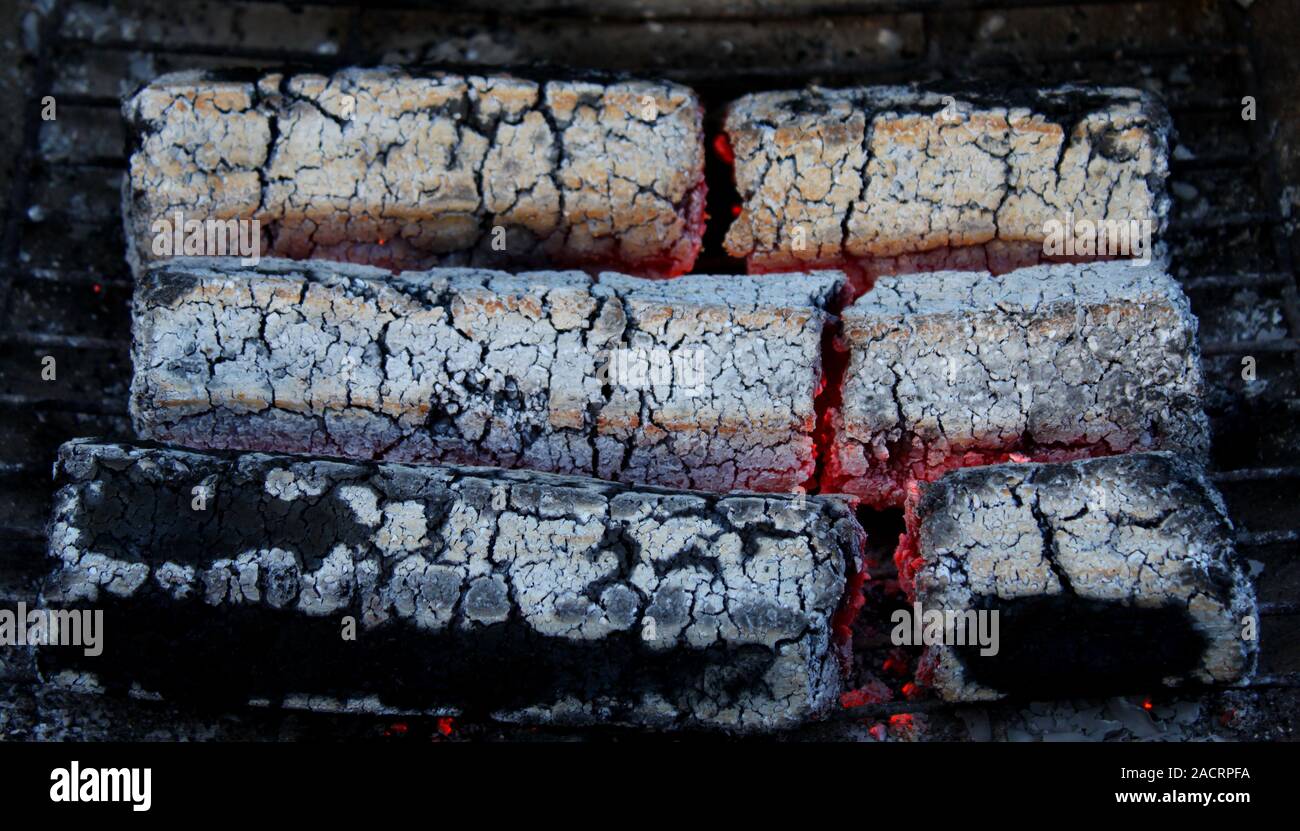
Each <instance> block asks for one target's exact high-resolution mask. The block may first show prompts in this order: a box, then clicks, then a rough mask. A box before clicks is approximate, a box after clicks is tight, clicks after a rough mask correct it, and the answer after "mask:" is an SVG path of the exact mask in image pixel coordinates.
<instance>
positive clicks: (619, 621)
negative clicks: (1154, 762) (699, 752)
mask: <svg viewBox="0 0 1300 831" xmlns="http://www.w3.org/2000/svg"><path fill="white" fill-rule="evenodd" d="M56 472H57V474H58V476H59V479H60V482H61V483H62V484H63V486H62V488H61V489H60V490H59V492H58V494H57V496H56V500H55V503H56V504H55V510H54V514H53V518H52V520H51V526H50V528H51V534H50V555H51V557H52V558H53V559H54V561H55V571H54V573H53V574H52V575H51V576H50V578H49V579H48V581H47V582H46V585H45V589H44V594H43V600H44V602H46V603H49V604H54V605H56V606H59V605H69V604H71V605H76V604H82V605H90V606H94V605H95V604H96V603H104V602H108V597H107V596H106V594H105V593H106V592H107V593H109V594H111V595H112V596H113V598H115V603H116V605H114V606H111V607H110V609H109V612H108V617H107V619H108V621H109V623H115V622H116V621H118V620H120V619H121V617H120V616H121V615H122V614H123V613H124V612H123V609H134V610H135V611H136V612H138V613H140V614H142V615H144V616H145V619H146V620H147V621H150V624H149V625H150V626H151V627H155V623H156V629H157V631H158V632H160V633H167V634H168V636H171V635H175V637H176V638H178V639H180V640H182V641H184V642H185V643H187V644H190V645H192V646H194V647H195V648H196V650H197V649H198V647H200V646H202V647H203V649H204V650H207V651H209V652H210V651H211V650H214V649H216V650H220V651H221V652H222V653H226V652H227V651H230V652H231V654H238V653H239V650H241V648H242V649H251V648H253V646H252V644H241V643H240V642H237V641H238V640H239V638H240V637H241V636H240V635H236V634H234V633H235V632H238V631H243V630H238V629H236V628H234V626H233V625H232V624H231V623H230V621H233V620H235V619H236V616H237V615H247V614H254V613H258V612H259V610H260V611H261V612H265V613H267V614H273V615H279V617H277V618H275V619H276V620H279V621H280V623H279V624H277V625H278V626H280V627H281V628H282V630H283V631H278V632H277V633H276V638H275V639H273V640H277V642H279V643H281V644H282V646H281V647H279V648H283V649H296V648H301V643H300V642H299V641H297V640H295V639H294V638H293V637H291V636H292V635H293V634H295V632H297V631H298V630H295V629H294V627H296V626H302V627H304V628H303V629H302V630H301V631H302V632H304V633H305V632H306V631H307V630H306V628H305V627H306V626H307V625H308V624H309V622H310V621H311V620H312V619H321V618H330V619H333V620H337V619H340V618H341V616H343V615H352V616H355V619H356V620H357V621H359V627H360V634H359V635H358V637H357V640H356V644H355V649H358V650H361V652H360V653H359V654H358V657H357V660H358V661H359V660H361V658H362V657H364V654H365V650H367V649H371V648H375V647H372V646H371V645H372V644H378V643H382V642H383V638H387V639H390V640H393V641H395V642H396V643H398V644H401V645H403V648H404V649H409V650H413V651H414V655H412V656H411V660H413V661H414V665H417V666H424V665H427V666H429V667H431V668H432V669H431V670H430V671H432V672H436V673H443V674H445V673H454V671H455V669H456V662H457V661H458V660H460V657H459V656H465V657H466V660H468V657H469V656H470V655H471V653H473V652H474V651H475V650H484V651H489V652H490V651H491V650H494V649H499V648H507V647H500V646H499V644H501V643H503V642H504V643H512V642H521V643H524V644H527V650H526V651H523V652H521V653H520V654H518V655H514V656H504V657H505V658H508V659H510V660H512V661H514V662H517V663H518V666H517V667H516V668H514V669H512V670H511V671H512V672H516V671H517V672H518V675H519V677H520V678H528V677H531V676H530V672H531V671H534V670H536V668H537V667H536V666H535V664H551V663H557V662H558V664H559V666H557V667H553V668H552V670H553V671H554V672H557V673H561V677H568V676H567V675H565V674H573V675H575V677H578V678H581V679H584V680H583V681H582V683H581V684H580V685H579V687H581V688H582V689H587V690H589V691H590V692H591V696H592V697H590V698H582V697H581V696H578V697H576V698H575V696H577V695H578V694H577V692H576V691H575V689H571V688H561V689H556V688H554V687H551V686H547V685H545V684H543V685H541V686H542V688H541V689H539V690H537V691H535V692H536V695H537V697H536V698H535V699H530V700H529V701H528V702H527V703H526V704H522V705H521V704H518V703H516V705H515V706H513V707H511V708H510V712H503V713H501V714H500V715H501V716H502V717H508V718H510V719H514V720H525V721H529V722H549V721H555V722H563V723H598V722H614V723H627V724H639V725H645V726H653V727H665V728H672V727H711V728H722V729H727V730H737V731H750V730H772V729H779V728H786V727H791V726H794V725H797V724H799V723H801V722H802V721H805V720H807V719H810V718H815V717H817V716H819V715H822V714H824V713H825V712H826V711H827V710H828V709H829V708H831V707H833V706H834V705H835V703H836V701H837V697H838V694H839V691H840V683H841V682H840V667H839V663H838V658H837V657H836V651H835V650H834V649H833V648H832V645H831V640H830V639H831V628H830V621H831V616H832V615H833V614H834V612H835V610H836V608H837V606H838V604H839V602H840V599H841V596H842V594H843V591H844V586H845V575H846V570H847V569H852V568H856V565H855V564H856V563H858V562H859V561H860V557H861V552H862V546H863V544H864V541H865V540H864V535H863V532H862V529H861V527H860V526H858V524H857V521H856V520H855V519H854V517H853V514H852V511H851V510H850V509H849V507H848V506H847V504H846V503H844V502H843V501H841V500H838V499H835V498H831V497H804V498H794V497H790V496H779V495H772V496H763V495H757V494H743V493H740V494H732V495H727V496H716V495H710V494H703V493H689V492H673V491H666V490H659V489H633V488H629V487H627V486H623V485H617V484H613V483H608V482H601V481H599V480H594V479H587V478H581V477H562V476H556V475H550V474H537V473H530V472H524V471H500V470H492V469H487V468H456V467H431V466H407V465H397V464H384V465H376V464H366V465H358V464H350V463H344V462H339V461H326V460H314V459H302V458H293V457H286V456H271V455H263V454H220V455H216V454H204V453H195V452H190V451H181V450H172V449H166V448H157V447H147V446H131V445H119V444H101V443H95V442H93V441H88V440H78V441H74V442H70V443H68V444H66V445H64V446H63V447H62V448H61V450H60V453H59V461H58V465H57V470H56ZM199 482H203V483H206V485H207V486H209V487H210V488H211V489H212V492H213V493H214V497H213V499H214V508H213V509H212V510H210V511H209V510H205V511H193V510H189V509H188V506H189V499H190V493H191V487H192V485H194V484H195V483H199ZM179 506H185V507H179ZM177 560H184V561H185V562H183V563H178V562H177ZM124 576H129V578H130V579H129V580H125V579H124ZM169 627H171V628H169ZM177 627H179V629H178V628H177ZM186 627H188V628H186ZM502 627H506V628H513V630H514V631H515V632H516V634H517V635H518V639H517V640H516V641H501V640H500V639H497V640H493V637H494V633H496V634H499V633H500V631H501V630H502ZM119 631H120V627H119ZM151 631H153V629H152V628H151ZM381 635H382V636H383V637H382V638H381ZM245 636H247V637H254V638H260V637H263V636H265V633H264V632H262V631H261V628H257V629H255V630H253V632H252V633H251V634H246V635H245ZM453 636H454V637H458V638H459V640H455V641H448V640H442V641H440V640H437V638H439V637H442V638H451V637H453ZM151 644H152V642H151ZM151 644H140V645H138V647H133V648H132V649H128V650H121V651H119V652H117V653H115V654H116V656H117V657H116V658H114V657H113V656H112V655H110V654H108V653H106V655H105V656H103V657H102V660H101V659H92V661H93V663H92V664H91V665H87V666H85V667H79V666H78V667H73V668H74V669H86V670H92V671H94V673H95V674H96V676H97V677H98V678H100V679H102V680H103V683H104V684H106V685H110V682H112V681H114V680H116V681H119V682H120V681H121V680H122V679H121V678H115V674H116V675H121V674H122V673H129V672H130V671H131V669H130V668H131V667H135V668H136V671H137V672H145V673H150V674H151V675H150V677H131V678H128V679H126V680H128V681H130V682H131V683H132V685H133V686H135V685H139V686H143V687H145V688H147V689H159V688H161V687H165V686H166V682H167V680H168V679H169V678H172V676H170V675H169V673H172V672H183V671H185V669H184V668H183V667H177V668H175V669H171V668H169V666H168V661H167V660H166V658H167V656H157V655H154V656H150V655H137V654H136V651H135V650H136V648H138V649H140V650H147V649H150V648H161V647H159V646H158V645H157V644H152V645H151ZM295 644H297V646H295ZM448 644H450V646H448ZM478 644H481V645H478ZM259 646H260V645H259ZM587 647H591V648H592V649H597V648H598V649H603V650H605V651H603V652H590V653H589V652H573V651H566V650H577V649H579V648H587ZM349 648H353V647H349ZM424 649H428V650H431V651H430V653H429V654H428V655H424V654H423V653H421V652H420V650H424ZM78 654H79V652H76V651H73V652H71V653H70V652H69V651H68V650H62V649H59V650H47V651H46V653H45V655H44V656H43V658H44V659H45V660H46V661H47V662H49V661H53V662H55V663H54V664H49V663H47V664H46V669H45V672H46V674H47V676H50V677H53V676H55V675H57V674H58V673H61V672H64V668H63V665H62V664H58V663H57V662H58V661H60V660H63V659H69V660H75V656H76V655H78ZM273 654H274V655H279V653H273ZM565 656H576V657H569V658H566V657H565ZM654 656H660V660H659V665H660V666H661V667H666V668H667V669H666V670H664V672H666V673H667V675H666V676H661V677H655V678H650V677H649V676H645V677H643V676H642V674H641V672H642V670H641V669H640V667H641V666H642V664H643V663H649V662H651V661H653V660H655V657H654ZM282 657H283V658H284V660H285V661H286V662H289V661H292V660H298V659H299V656H291V655H289V654H287V653H286V654H284V655H283V656H282ZM477 657H482V656H481V655H479V656H477ZM490 658H491V660H494V661H497V660H501V659H502V656H498V655H491V656H490ZM577 658H586V659H588V660H590V661H592V662H594V663H592V665H590V666H587V665H584V664H582V662H581V661H579V662H578V663H577V664H571V662H572V661H574V660H576V659H577ZM114 660H117V661H119V662H124V663H122V664H118V665H115V664H114ZM136 660H139V661H141V662H143V663H140V664H133V663H131V662H133V661H136ZM175 660H176V661H178V662H183V661H184V660H185V658H184V656H180V655H178V656H176V658H175ZM305 660H307V661H309V662H310V661H311V660H312V658H311V656H310V655H309V656H306V658H305ZM566 661H569V662H570V663H566ZM602 662H604V663H602ZM607 664H608V665H607ZM278 666H279V662H278V661H276V662H274V663H272V665H271V666H270V668H269V669H267V670H265V671H266V672H268V673H270V674H276V673H278V672H279V670H278V669H277V667H278ZM313 667H314V669H315V670H319V669H320V667H316V666H315V665H313ZM350 667H351V664H350V663H349V662H347V661H344V662H343V665H340V666H330V667H329V668H328V669H327V671H326V672H325V674H324V675H323V676H320V678H321V680H320V685H321V687H322V688H321V689H303V688H299V687H297V686H293V685H296V684H297V683H299V682H298V679H297V677H296V676H294V677H293V678H290V679H288V682H289V683H290V685H291V686H293V689H294V691H295V693H296V694H298V695H297V697H296V699H295V700H298V701H299V703H300V704H301V701H310V700H321V701H327V700H331V699H336V700H345V699H366V700H370V701H372V704H373V706H372V707H371V709H372V710H378V711H383V710H388V709H398V710H400V709H402V706H400V705H398V704H396V703H395V701H396V700H394V699H390V698H389V693H391V692H393V691H394V690H400V689H402V688H403V687H409V685H410V684H411V683H414V680H413V679H411V678H401V679H394V678H392V677H391V673H390V674H389V675H387V676H385V674H384V673H378V676H379V677H374V676H373V675H370V674H363V675H362V676H361V677H360V678H359V679H356V678H352V677H351V676H349V675H348V672H349V669H350ZM742 667H743V672H742V671H741V669H740V668H742ZM316 674H319V673H316ZM245 675H253V676H256V673H254V672H252V671H249V672H248V673H245ZM431 677H432V678H435V679H436V678H437V677H438V675H437V674H435V675H433V676H431ZM543 677H545V676H543ZM728 678H730V679H731V680H730V681H728V680H727V679H728ZM231 681H232V683H235V684H238V685H239V689H240V690H241V693H240V694H241V695H243V696H244V698H242V699H241V700H247V698H250V697H251V698H261V697H265V696H264V695H263V693H264V692H267V693H269V692H273V690H274V688H275V685H276V684H277V683H284V682H285V679H283V678H277V679H274V680H272V679H266V680H265V684H266V686H267V690H266V691H263V690H262V689H261V687H260V686H259V684H260V683H262V679H259V678H258V677H240V678H232V679H231ZM302 683H306V682H302ZM349 683H364V685H365V686H366V688H365V689H353V688H349V687H348V684H349ZM405 692H406V693H407V697H406V698H404V699H401V701H402V702H404V705H405V707H406V708H411V707H412V706H413V705H418V706H416V707H415V709H418V710H420V711H429V712H432V711H442V712H455V709H454V707H453V708H452V709H451V710H448V709H447V708H448V706H449V705H448V702H443V701H439V700H434V699H436V696H434V695H432V694H430V695H429V696H427V697H423V696H420V695H417V696H416V697H415V698H411V697H410V692H411V691H410V689H406V690H405ZM506 692H508V691H502V690H496V691H494V692H492V694H495V695H504V694H505V693H506ZM417 693H418V690H417ZM466 694H468V693H466ZM550 695H553V696H555V698H549V697H547V696H550ZM376 696H377V697H378V699H376V698H375V697H376ZM453 703H454V702H453Z"/></svg>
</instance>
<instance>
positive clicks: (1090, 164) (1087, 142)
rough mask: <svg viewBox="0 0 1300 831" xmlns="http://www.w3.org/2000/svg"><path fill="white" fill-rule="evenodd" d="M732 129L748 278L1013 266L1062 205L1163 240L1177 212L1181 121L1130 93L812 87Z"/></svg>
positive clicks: (738, 248) (743, 104) (772, 97)
mask: <svg viewBox="0 0 1300 831" xmlns="http://www.w3.org/2000/svg"><path fill="white" fill-rule="evenodd" d="M945 98H950V100H951V104H950V105H949V102H946V101H945V100H944V99H945ZM725 130H726V133H727V135H728V137H729V139H730V141H731V147H732V149H733V151H734V153H735V157H736V162H735V177H736V187H737V189H738V190H739V192H740V196H741V199H742V200H743V210H742V211H741V213H740V215H739V216H738V217H737V218H736V220H735V222H734V223H733V224H732V226H731V228H730V230H729V231H728V232H727V237H726V241H725V246H726V249H727V251H728V252H729V253H730V254H731V255H732V256H736V257H746V258H747V259H748V263H749V267H750V270H751V271H772V270H783V269H788V268H808V267H811V266H812V265H815V264H827V265H846V264H849V263H855V262H858V263H863V264H865V265H867V267H868V270H869V271H870V272H872V273H896V272H900V271H913V270H935V269H940V268H983V269H989V270H993V271H998V272H1001V271H1006V270H1008V269H1009V268H1010V267H1012V266H1020V265H1024V264H1027V262H1033V261H1034V259H1033V255H1034V254H1035V253H1036V252H1037V253H1041V250H1042V246H1041V243H1042V241H1043V239H1044V232H1043V223H1044V222H1046V221H1048V220H1053V219H1054V220H1057V221H1061V222H1064V220H1065V214H1066V212H1071V213H1073V214H1074V216H1075V218H1076V219H1083V218H1087V219H1090V220H1093V221H1097V220H1123V221H1128V220H1142V219H1150V220H1151V221H1152V226H1153V234H1154V233H1158V232H1159V231H1161V230H1163V228H1164V225H1165V222H1166V218H1167V216H1168V214H1169V208H1170V199H1169V196H1168V195H1167V194H1166V193H1165V180H1166V178H1167V177H1168V174H1169V163H1168V154H1169V148H1168V144H1169V135H1170V131H1171V127H1170V120H1169V115H1168V113H1167V112H1166V111H1165V109H1164V107H1163V105H1162V104H1161V103H1160V102H1159V101H1158V100H1157V99H1156V98H1154V97H1153V96H1152V95H1151V94H1150V93H1145V92H1141V91H1138V90H1134V89H1124V88H1093V87H1077V86H1066V87H1060V88H1057V89H1049V90H1037V91H1028V92H1019V93H1010V94H1008V93H1003V92H995V91H978V92H971V93H966V92H962V91H959V90H956V89H954V90H951V91H948V90H927V89H924V88H920V87H862V88H856V89H838V90H832V89H821V88H816V87H814V88H811V89H808V90H796V91H786V92H766V93H758V94H754V95H749V96H746V97H744V98H741V99H740V100H738V101H736V102H734V103H733V104H732V105H731V107H730V109H729V111H728V113H727V118H726V124H725ZM797 228H802V232H801V233H802V234H803V240H802V242H803V247H802V250H800V249H799V247H798V243H799V242H800V240H799V239H798V238H797V237H796V229H797ZM973 246H979V247H980V248H978V249H970V247H973ZM953 249H969V250H959V251H954V250H953ZM923 252H932V254H933V256H929V257H922V258H921V259H919V260H917V261H916V262H912V260H913V259H915V257H914V255H917V254H921V253H923ZM1027 258H1028V259H1027Z"/></svg>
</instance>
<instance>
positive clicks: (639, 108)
mask: <svg viewBox="0 0 1300 831" xmlns="http://www.w3.org/2000/svg"><path fill="white" fill-rule="evenodd" d="M124 113H125V116H126V119H127V122H128V129H129V132H130V134H131V141H132V148H133V149H132V155H131V160H130V171H129V176H128V180H127V183H126V185H125V189H124V215H125V218H126V238H127V242H128V245H129V248H130V252H129V258H130V260H131V262H132V265H133V266H134V267H135V269H136V271H137V273H138V272H139V270H140V268H141V267H142V266H143V265H145V264H147V263H149V262H150V261H153V260H156V259H159V258H162V257H165V256H172V255H176V256H179V255H181V254H191V255H207V256H213V255H216V254H217V253H219V252H217V251H212V250H205V249H204V247H203V246H202V245H201V244H195V245H194V246H192V249H194V250H191V246H190V245H189V244H188V243H186V245H185V248H186V250H183V251H182V250H175V246H174V245H172V243H171V240H172V238H173V235H176V234H178V233H179V230H180V229H179V226H184V225H185V224H186V223H193V228H194V230H195V231H196V232H198V236H199V237H202V236H203V234H202V226H203V225H204V223H209V224H210V222H211V221H222V222H224V221H226V220H235V221H243V222H251V221H253V220H256V221H257V222H258V223H259V229H258V235H259V237H260V239H259V242H260V243H262V245H261V248H260V253H261V254H263V255H267V256H283V257H291V258H294V259H304V258H320V259H328V260H336V261H346V262H359V263H369V264H374V265H380V266H384V267H390V268H428V267H431V266H434V265H493V266H506V265H510V266H518V265H556V264H560V265H575V266H593V267H613V268H618V269H620V270H625V271H630V272H633V273H638V274H646V275H660V274H679V273H683V272H686V271H689V270H690V267H691V265H692V264H693V263H694V262H695V256H696V254H697V252H698V251H699V247H700V238H701V234H702V232H703V222H704V190H705V185H704V148H703V134H702V130H701V108H700V104H699V101H698V100H697V98H696V97H695V94H694V93H693V92H692V91H691V90H689V89H687V88H685V87H682V86H678V85H676V84H670V83H666V82H649V81H620V82H608V83H597V82H593V81H551V82H548V83H538V82H535V81H529V80H523V79H518V78H513V77H509V76H487V77H483V76H477V75H471V76H462V75H454V74H449V73H441V72H439V73H431V74H422V75H412V74H408V73H407V72H406V71H403V70H400V69H395V68H378V69H348V70H343V71H340V72H337V73H335V74H332V75H314V74H300V75H284V74H267V75H263V76H261V77H245V76H239V75H219V74H212V73H202V72H186V73H177V74H173V75H167V76H164V77H162V78H160V79H158V80H157V81H154V82H153V83H151V84H149V85H148V86H146V87H144V88H143V89H142V90H140V91H139V92H137V93H136V94H135V95H134V96H132V97H131V98H130V99H129V100H127V101H126V103H125V105H124ZM178 223H179V226H178ZM217 230H218V231H224V226H220V225H219V226H218V227H217ZM184 238H185V239H186V240H189V239H191V235H190V234H189V232H188V231H186V232H185V233H184ZM209 239H210V237H209ZM201 242H202V239H199V243H201ZM220 253H225V252H220ZM240 253H241V254H243V255H244V256H247V255H246V253H245V252H240Z"/></svg>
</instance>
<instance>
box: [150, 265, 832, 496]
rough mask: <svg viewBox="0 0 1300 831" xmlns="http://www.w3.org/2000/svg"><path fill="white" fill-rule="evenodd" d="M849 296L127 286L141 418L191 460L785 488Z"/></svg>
mask: <svg viewBox="0 0 1300 831" xmlns="http://www.w3.org/2000/svg"><path fill="white" fill-rule="evenodd" d="M840 282H841V276H840V275H837V274H833V273H825V274H816V275H791V276H790V277H788V278H786V279H783V280H780V281H771V280H763V279H761V278H754V277H744V276H732V275H727V276H721V277H710V276H704V275H691V276H688V277H680V278H677V279H675V280H670V281H649V280H641V279H637V278H633V277H625V276H622V275H617V274H602V275H601V276H600V277H599V278H592V277H588V276H587V275H585V274H582V273H580V272H563V273H558V272H536V273H529V274H522V275H510V274H504V273H500V272H490V271H481V270H472V269H444V270H434V271H430V272H426V273H414V272H411V273H404V274H401V275H398V276H396V277H394V276H392V275H389V274H387V273H385V272H382V271H379V270H377V269H374V268H368V267H362V266H353V265H339V264H333V263H321V262H311V263H294V262H289V261H269V260H268V261H264V262H263V263H261V264H260V266H259V267H258V268H257V269H243V268H241V267H239V266H238V265H236V264H233V263H228V262H226V261H213V260H208V261H186V260H180V261H173V262H170V263H162V264H159V265H158V266H156V267H155V268H153V269H151V270H150V271H149V272H148V273H146V274H145V275H144V276H143V277H142V278H141V280H140V281H139V285H138V287H137V293H136V298H135V306H134V329H135V333H134V334H135V344H134V353H133V355H134V364H135V371H134V380H133V384H132V395H131V411H132V414H133V416H134V420H135V426H136V430H137V431H138V432H139V434H140V435H141V436H142V437H144V438H149V439H155V440H159V441H166V442H170V443H175V444H181V445H184V446H187V447H193V448H199V449H211V448H216V449H231V450H265V451H277V452H296V453H312V454H325V455H335V456H344V457H348V458H357V459H382V460H391V461H419V462H441V463H452V464H486V465H497V466H502V467H527V468H531V469H536V470H544V471H550V472H556V473H580V474H583V475H594V476H598V477H600V478H603V479H613V480H619V481H625V482H635V483H644V484H653V485H663V486H667V487H690V488H698V489H701V490H711V491H728V490H733V489H747V490H761V491H793V490H795V489H796V488H798V487H801V486H803V485H804V484H805V483H807V482H808V481H809V480H810V478H811V477H812V476H813V472H814V467H815V459H814V452H813V437H812V434H813V431H814V426H815V422H816V415H815V410H814V399H815V397H816V393H817V388H818V384H819V382H820V380H821V348H822V335H823V330H824V328H825V327H826V325H827V324H828V322H829V321H830V320H831V317H830V315H829V314H828V313H827V312H826V311H825V309H826V306H827V304H828V303H829V302H830V299H831V298H832V296H833V295H834V294H835V292H836V290H837V288H838V286H839V285H840Z"/></svg>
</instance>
